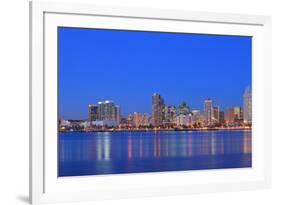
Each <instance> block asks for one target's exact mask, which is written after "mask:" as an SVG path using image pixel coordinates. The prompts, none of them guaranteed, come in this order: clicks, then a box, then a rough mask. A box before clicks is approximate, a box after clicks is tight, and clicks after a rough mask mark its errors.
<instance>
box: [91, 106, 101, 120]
mask: <svg viewBox="0 0 281 205" xmlns="http://www.w3.org/2000/svg"><path fill="white" fill-rule="evenodd" d="M98 118H99V115H98V106H97V105H89V121H96V120H98Z"/></svg>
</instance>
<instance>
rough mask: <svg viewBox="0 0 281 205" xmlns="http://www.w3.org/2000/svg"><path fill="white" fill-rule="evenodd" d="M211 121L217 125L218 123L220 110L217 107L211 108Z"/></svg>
mask: <svg viewBox="0 0 281 205" xmlns="http://www.w3.org/2000/svg"><path fill="white" fill-rule="evenodd" d="M213 120H214V122H215V123H219V121H220V108H219V106H215V107H213Z"/></svg>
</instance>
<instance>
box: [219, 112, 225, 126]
mask: <svg viewBox="0 0 281 205" xmlns="http://www.w3.org/2000/svg"><path fill="white" fill-rule="evenodd" d="M219 123H220V124H222V123H224V112H223V111H220V112H219Z"/></svg>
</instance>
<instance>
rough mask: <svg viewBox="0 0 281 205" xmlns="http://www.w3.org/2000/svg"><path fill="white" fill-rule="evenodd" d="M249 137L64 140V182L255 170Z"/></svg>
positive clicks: (132, 135)
mask: <svg viewBox="0 0 281 205" xmlns="http://www.w3.org/2000/svg"><path fill="white" fill-rule="evenodd" d="M251 138H252V133H251V132H250V131H202V132H201V131H161V132H91V133H86V132H84V133H82V132H81V133H78V132H72V133H60V134H59V173H58V175H59V176H80V175H97V174H117V173H139V172H159V171H179V170H200V169H220V168H242V167H251V165H252V152H251V151H252V150H251V144H252V140H251Z"/></svg>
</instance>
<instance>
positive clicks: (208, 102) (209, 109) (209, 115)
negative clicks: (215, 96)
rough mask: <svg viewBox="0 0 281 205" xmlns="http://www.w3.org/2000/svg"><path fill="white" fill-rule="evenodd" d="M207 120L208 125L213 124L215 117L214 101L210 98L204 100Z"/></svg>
mask: <svg viewBox="0 0 281 205" xmlns="http://www.w3.org/2000/svg"><path fill="white" fill-rule="evenodd" d="M204 113H205V121H206V124H207V125H210V124H212V119H213V101H212V100H211V99H210V98H208V99H207V100H205V101H204Z"/></svg>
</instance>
